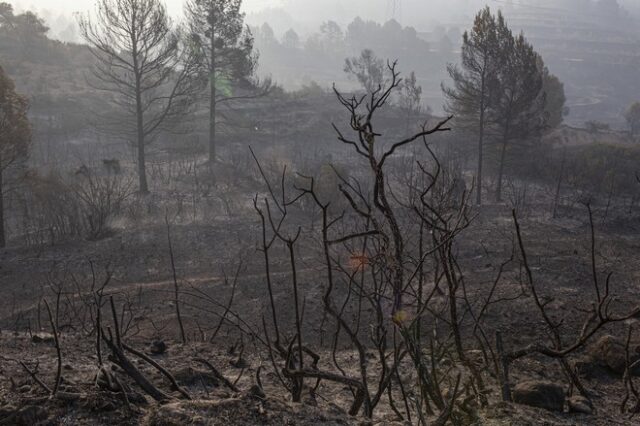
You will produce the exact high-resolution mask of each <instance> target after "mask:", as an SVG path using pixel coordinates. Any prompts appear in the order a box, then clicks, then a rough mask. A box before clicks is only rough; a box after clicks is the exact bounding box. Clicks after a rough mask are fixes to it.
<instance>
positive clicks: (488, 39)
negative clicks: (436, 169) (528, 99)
mask: <svg viewBox="0 0 640 426" xmlns="http://www.w3.org/2000/svg"><path fill="white" fill-rule="evenodd" d="M498 16H499V17H501V14H500V13H498ZM497 44H498V33H497V22H496V18H495V17H494V16H493V15H492V14H491V10H490V9H489V7H486V8H485V9H483V10H482V11H480V12H479V13H478V14H477V15H476V18H475V21H474V24H473V28H472V30H471V31H470V32H465V33H464V35H463V37H462V58H461V67H458V66H457V65H451V64H450V65H448V66H447V71H448V72H449V76H450V77H451V79H452V80H453V86H452V87H446V86H444V85H443V86H442V90H443V92H444V95H445V98H446V104H445V110H446V111H447V112H449V113H451V114H453V115H454V116H455V120H456V123H457V125H458V126H460V127H462V128H466V129H467V130H470V131H473V132H477V135H478V168H477V175H476V191H477V194H476V203H477V204H482V179H483V158H484V144H485V133H486V127H487V124H488V114H487V113H488V111H489V108H490V106H491V98H492V96H491V93H490V92H491V89H492V87H495V83H494V79H495V73H496V70H497V69H499V68H500V64H499V63H498V61H499V60H500V59H501V58H500V57H499V56H497V55H496V51H497Z"/></svg>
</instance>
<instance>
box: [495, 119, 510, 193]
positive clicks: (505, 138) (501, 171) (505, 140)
mask: <svg viewBox="0 0 640 426" xmlns="http://www.w3.org/2000/svg"><path fill="white" fill-rule="evenodd" d="M508 134H509V124H508V123H507V126H506V128H505V131H504V134H503V135H502V149H501V152H500V164H499V166H498V182H497V184H496V202H498V203H499V202H501V201H502V177H503V176H504V163H505V162H506V158H507V143H508V142H509V136H508Z"/></svg>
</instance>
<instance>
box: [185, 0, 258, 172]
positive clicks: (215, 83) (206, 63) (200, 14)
mask: <svg viewBox="0 0 640 426" xmlns="http://www.w3.org/2000/svg"><path fill="white" fill-rule="evenodd" d="M241 6H242V0H188V1H187V3H186V9H185V11H186V16H187V21H188V26H189V32H190V36H191V39H192V42H193V44H194V46H196V47H197V49H198V50H199V52H200V56H199V57H200V61H201V66H202V70H203V72H204V73H206V74H207V76H208V89H209V90H208V96H209V162H210V163H213V162H215V160H216V112H217V108H218V105H219V104H221V103H223V102H227V101H229V100H232V99H237V97H236V96H234V95H233V93H232V87H233V86H234V85H237V84H238V83H244V84H247V83H248V82H249V80H250V79H251V77H252V76H253V75H254V71H255V67H256V62H257V58H256V56H255V55H254V53H253V36H252V35H251V32H250V31H249V30H248V28H245V26H244V16H245V15H244V13H242V12H241V11H240V8H241ZM267 86H268V84H267V85H265V87H264V88H266V87H267Z"/></svg>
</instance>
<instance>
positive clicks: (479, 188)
mask: <svg viewBox="0 0 640 426" xmlns="http://www.w3.org/2000/svg"><path fill="white" fill-rule="evenodd" d="M482 96H484V93H483V95H482ZM478 133H479V135H478V182H476V185H477V188H476V191H477V192H476V204H477V205H482V153H483V152H484V147H483V145H484V105H481V106H480V129H479V132H478Z"/></svg>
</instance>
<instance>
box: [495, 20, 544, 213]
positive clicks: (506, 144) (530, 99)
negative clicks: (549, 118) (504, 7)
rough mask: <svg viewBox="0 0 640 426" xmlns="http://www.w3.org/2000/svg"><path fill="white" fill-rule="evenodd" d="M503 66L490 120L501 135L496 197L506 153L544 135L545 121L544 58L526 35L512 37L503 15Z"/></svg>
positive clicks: (499, 193)
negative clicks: (514, 146)
mask: <svg viewBox="0 0 640 426" xmlns="http://www.w3.org/2000/svg"><path fill="white" fill-rule="evenodd" d="M498 34H499V36H498V37H499V50H498V52H497V53H496V54H498V55H501V56H502V59H501V60H500V64H501V67H500V69H499V70H498V71H497V74H496V76H497V78H496V79H495V80H494V84H496V87H494V88H493V90H492V91H491V92H492V96H493V99H492V101H491V108H490V112H489V116H490V122H491V124H492V125H493V126H495V130H496V133H497V135H498V147H499V153H498V179H497V183H496V200H497V201H498V202H500V201H501V199H502V181H503V177H504V172H505V165H506V162H507V155H508V152H509V150H510V149H511V148H513V145H514V143H516V142H519V143H520V146H522V143H524V142H525V141H527V140H529V139H531V138H535V137H539V136H541V133H542V130H543V129H544V127H545V125H546V118H545V110H544V109H545V96H544V92H543V81H544V79H543V69H544V68H543V67H541V66H540V64H542V59H541V58H540V57H539V55H538V54H537V53H536V52H535V51H534V49H533V46H531V44H529V43H528V42H527V40H526V39H525V37H524V35H522V34H520V35H519V36H517V37H513V34H512V33H511V31H510V30H509V29H508V27H507V26H506V23H505V22H504V20H503V19H498Z"/></svg>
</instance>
